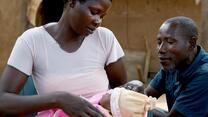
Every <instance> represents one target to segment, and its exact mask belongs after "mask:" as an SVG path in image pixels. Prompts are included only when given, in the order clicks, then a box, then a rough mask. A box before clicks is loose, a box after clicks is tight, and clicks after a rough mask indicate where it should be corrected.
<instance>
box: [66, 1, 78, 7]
mask: <svg viewBox="0 0 208 117" xmlns="http://www.w3.org/2000/svg"><path fill="white" fill-rule="evenodd" d="M75 4H76V0H69V4H68V5H69V7H71V8H74V6H75Z"/></svg>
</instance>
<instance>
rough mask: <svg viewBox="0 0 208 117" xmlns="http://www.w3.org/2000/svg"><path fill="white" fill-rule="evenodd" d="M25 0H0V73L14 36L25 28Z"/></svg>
mask: <svg viewBox="0 0 208 117" xmlns="http://www.w3.org/2000/svg"><path fill="white" fill-rule="evenodd" d="M26 5H27V4H26V0H1V1H0V74H1V72H2V70H3V68H4V67H5V65H6V62H7V59H8V57H9V55H10V52H11V49H12V47H13V45H14V43H15V41H16V38H17V37H18V36H19V35H20V34H21V33H22V32H23V31H24V30H25V26H26V23H27V21H26Z"/></svg>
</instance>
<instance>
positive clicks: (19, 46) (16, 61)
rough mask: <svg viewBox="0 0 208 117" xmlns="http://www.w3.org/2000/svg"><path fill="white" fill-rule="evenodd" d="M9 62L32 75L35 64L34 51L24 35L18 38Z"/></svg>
mask: <svg viewBox="0 0 208 117" xmlns="http://www.w3.org/2000/svg"><path fill="white" fill-rule="evenodd" d="M7 64H8V65H10V66H12V67H14V68H16V69H18V70H19V71H21V72H23V73H25V74H26V75H31V73H32V66H33V59H32V52H31V49H30V48H29V46H28V44H27V43H26V42H25V41H24V40H23V38H22V37H19V38H18V39H17V41H16V43H15V45H14V48H13V50H12V52H11V55H10V57H9V60H8V62H7Z"/></svg>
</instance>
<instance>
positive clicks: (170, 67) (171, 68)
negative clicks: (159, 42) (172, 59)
mask: <svg viewBox="0 0 208 117" xmlns="http://www.w3.org/2000/svg"><path fill="white" fill-rule="evenodd" d="M162 69H163V70H165V71H172V70H175V65H168V66H167V65H162Z"/></svg>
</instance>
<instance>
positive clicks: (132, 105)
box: [38, 80, 156, 117]
mask: <svg viewBox="0 0 208 117" xmlns="http://www.w3.org/2000/svg"><path fill="white" fill-rule="evenodd" d="M143 93H144V86H143V83H142V82H140V81H138V80H133V81H130V82H128V83H126V84H125V85H123V86H121V87H118V88H115V89H112V90H109V91H107V92H103V93H99V94H96V95H95V96H93V97H91V98H89V99H86V100H87V101H89V102H90V103H92V104H93V105H94V106H95V107H96V108H97V109H98V110H100V111H101V112H102V113H103V114H104V115H105V117H145V116H146V112H147V111H148V110H150V109H151V108H153V107H154V105H155V101H156V99H153V98H151V97H147V96H146V95H144V94H143ZM84 99H85V98H84ZM38 117H70V116H68V115H67V114H65V113H64V111H62V110H61V109H51V110H46V111H42V112H39V113H38Z"/></svg>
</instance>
